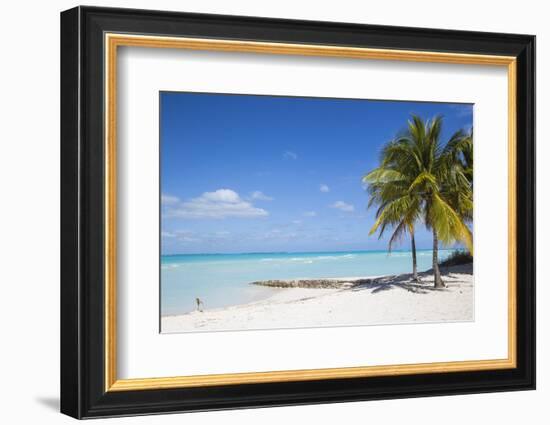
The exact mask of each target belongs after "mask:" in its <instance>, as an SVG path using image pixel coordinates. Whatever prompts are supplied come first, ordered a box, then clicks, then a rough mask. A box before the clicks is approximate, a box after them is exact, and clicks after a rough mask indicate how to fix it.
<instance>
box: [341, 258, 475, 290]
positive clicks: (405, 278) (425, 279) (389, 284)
mask: <svg viewBox="0 0 550 425" xmlns="http://www.w3.org/2000/svg"><path fill="white" fill-rule="evenodd" d="M440 272H441V276H443V277H447V278H451V277H452V276H453V275H454V274H457V273H459V274H472V273H473V264H472V263H470V264H462V265H460V266H452V267H441V269H440ZM418 277H419V279H420V282H415V281H414V280H413V278H412V273H409V274H400V275H396V276H384V277H380V278H375V279H368V280H366V281H365V282H363V281H358V282H357V284H355V285H354V286H352V287H351V288H349V289H347V290H348V291H363V290H366V289H367V290H371V291H372V292H371V293H372V294H378V293H380V292H385V291H390V290H392V289H396V288H398V289H404V290H406V291H409V292H412V293H415V294H429V293H430V292H434V291H439V292H441V291H447V290H448V288H434V286H433V270H432V269H430V270H427V271H425V272H421V273H418ZM444 282H445V279H444Z"/></svg>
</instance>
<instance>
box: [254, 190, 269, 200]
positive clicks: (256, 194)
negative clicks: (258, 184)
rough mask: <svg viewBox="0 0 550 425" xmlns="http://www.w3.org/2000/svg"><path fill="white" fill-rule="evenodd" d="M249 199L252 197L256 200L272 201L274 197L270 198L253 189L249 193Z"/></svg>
mask: <svg viewBox="0 0 550 425" xmlns="http://www.w3.org/2000/svg"><path fill="white" fill-rule="evenodd" d="M250 199H254V200H257V201H273V199H274V198H272V197H271V196H267V195H266V194H265V193H263V192H262V191H260V190H255V191H254V192H252V193H251V194H250Z"/></svg>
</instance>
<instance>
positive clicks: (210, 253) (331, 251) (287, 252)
mask: <svg viewBox="0 0 550 425" xmlns="http://www.w3.org/2000/svg"><path fill="white" fill-rule="evenodd" d="M461 249H464V248H462V247H452V248H440V249H439V250H440V251H448V250H461ZM431 250H432V248H417V249H416V251H417V252H418V251H431ZM366 252H372V253H380V252H387V253H388V254H391V253H393V252H412V250H411V249H392V250H391V251H388V250H387V249H353V250H325V251H251V252H196V253H178V254H161V257H180V256H187V255H262V254H264V255H265V254H326V253H333V254H336V253H366Z"/></svg>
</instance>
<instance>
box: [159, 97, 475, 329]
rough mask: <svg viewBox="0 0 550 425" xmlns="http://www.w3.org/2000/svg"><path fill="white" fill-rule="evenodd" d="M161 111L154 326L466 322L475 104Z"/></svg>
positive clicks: (297, 101)
mask: <svg viewBox="0 0 550 425" xmlns="http://www.w3.org/2000/svg"><path fill="white" fill-rule="evenodd" d="M160 105H161V109H160V193H161V196H160V251H161V258H160V315H161V317H160V331H161V332H162V333H182V332H209V331H241V330H242V331H244V330H269V329H289V328H310V327H333V326H334V327H335V326H366V325H399V324H415V323H416V324H422V323H445V322H463V321H472V320H474V278H473V263H474V261H473V254H474V252H473V230H474V228H473V208H474V206H473V190H474V189H473V105H472V104H463V103H440V102H415V101H387V100H368V99H339V98H321V97H292V96H267V95H249V94H220V93H193V92H161V93H160Z"/></svg>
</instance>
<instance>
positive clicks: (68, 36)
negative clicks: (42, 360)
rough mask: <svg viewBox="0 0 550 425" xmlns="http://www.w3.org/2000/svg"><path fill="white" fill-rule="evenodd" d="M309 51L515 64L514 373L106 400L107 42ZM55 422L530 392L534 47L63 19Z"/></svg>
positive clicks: (104, 15)
mask: <svg viewBox="0 0 550 425" xmlns="http://www.w3.org/2000/svg"><path fill="white" fill-rule="evenodd" d="M106 32H118V33H130V34H133V33H139V34H154V35H167V36H185V37H202V38H216V39H231V40H256V41H265V42H275V43H307V44H317V45H330V46H347V47H370V48H383V49H400V50H422V51H433V52H450V53H475V54H485V55H507V56H514V57H516V58H517V169H516V171H517V282H518V285H517V312H516V313H517V339H516V341H517V351H516V352H517V367H516V368H514V369H503V370H484V371H473V372H451V373H429V374H425V373H423V374H416V375H403V376H383V377H369V378H346V379H326V380H313V381H299V382H271V383H259V384H246V385H226V386H209V387H193V388H172V389H157V390H142V391H117V392H106V391H105V382H104V380H105V374H104V370H105V360H104V353H105V342H104V332H105V326H104V312H105V311H104V309H105V303H104V297H105V293H104V286H103V280H104V269H105V264H104V231H103V230H104V228H105V220H104V214H103V211H104V173H105V164H104V155H105V152H104V146H103V143H102V140H103V136H104V115H103V112H104V105H105V99H104V92H103V87H104V84H105V81H104V70H103V66H104V48H105V46H104V34H105V33H106ZM61 195H62V196H61V412H62V413H65V414H67V415H70V416H73V417H75V418H93V417H106V416H121V415H138V414H153V413H164V412H186V411H203V410H218V409H235V408H244V407H261V406H282V405H298V404H315V403H330V402H345V401H355V400H375V399H388V398H404V397H419V396H438V395H452V394H467V393H483V392H494V391H512V390H529V389H534V388H535V37H534V36H531V35H518V34H497V33H480V32H468V31H450V30H434V29H420V28H405V27H389V26H373V25H356V24H347V23H332V22H331V23H329V22H313V21H296V20H283V19H264V18H254V17H240V16H221V15H204V14H191V13H176V12H162V11H146V10H132V9H111V8H96V7H76V8H74V9H70V10H67V11H65V12H62V13H61Z"/></svg>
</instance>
